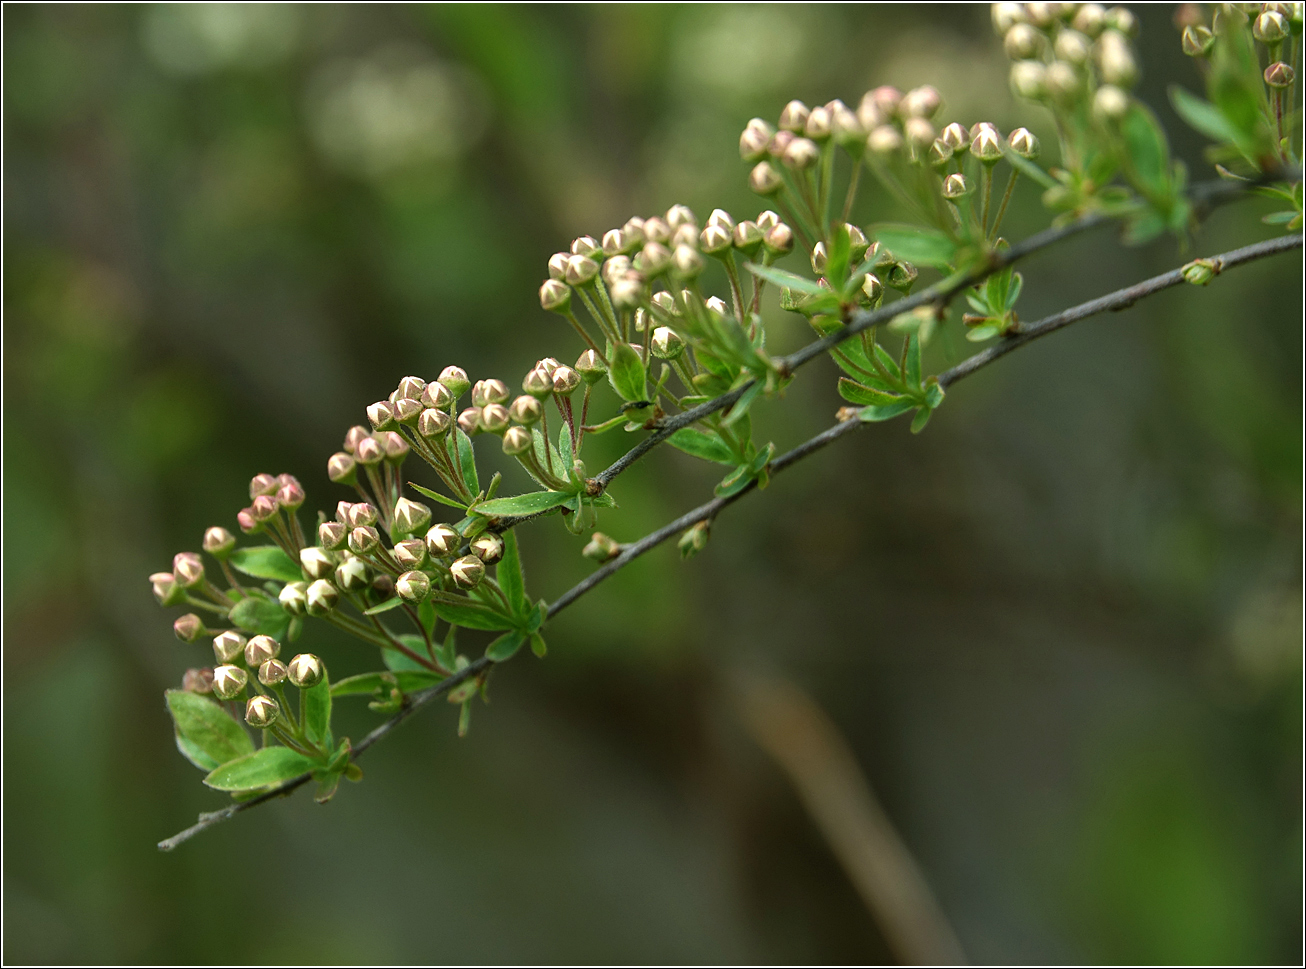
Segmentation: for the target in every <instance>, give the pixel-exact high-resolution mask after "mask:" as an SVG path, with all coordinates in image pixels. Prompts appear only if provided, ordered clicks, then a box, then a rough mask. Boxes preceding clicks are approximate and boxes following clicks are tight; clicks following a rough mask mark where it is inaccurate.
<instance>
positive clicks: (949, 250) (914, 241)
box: [872, 225, 957, 266]
mask: <svg viewBox="0 0 1306 969" xmlns="http://www.w3.org/2000/svg"><path fill="white" fill-rule="evenodd" d="M872 234H873V236H874V238H875V240H876V241H877V242H879V243H880V245H882V246H884V247H885V248H886V249H888V250H889V252H891V253H892V254H893V257H894V259H899V260H901V259H906V260H907V261H908V262H914V263H916V265H918V266H948V265H951V264H952V262H953V260H955V259H956V258H957V243H955V242H953V241H952V239H950V238H948V236H946V235H944V234H943V233H942V232H939V231H937V230H935V229H922V228H918V227H916V226H910V225H880V226H875V227H874V228H873V232H872Z"/></svg>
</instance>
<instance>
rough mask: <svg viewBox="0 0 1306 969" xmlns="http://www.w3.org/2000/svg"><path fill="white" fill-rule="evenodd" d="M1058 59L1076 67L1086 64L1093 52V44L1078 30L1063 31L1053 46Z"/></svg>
mask: <svg viewBox="0 0 1306 969" xmlns="http://www.w3.org/2000/svg"><path fill="white" fill-rule="evenodd" d="M1052 49H1053V51H1054V52H1055V53H1056V56H1057V59H1058V60H1061V61H1065V62H1066V63H1067V64H1074V65H1075V66H1076V67H1078V66H1080V65H1082V64H1086V63H1087V62H1088V58H1089V55H1090V54H1091V53H1092V51H1093V42H1092V41H1090V40H1089V39H1088V38H1087V37H1085V36H1084V35H1083V34H1081V33H1080V32H1079V31H1077V30H1063V31H1061V32H1060V33H1059V34H1057V39H1056V41H1055V43H1054V44H1053V45H1052Z"/></svg>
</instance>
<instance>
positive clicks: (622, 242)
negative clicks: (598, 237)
mask: <svg viewBox="0 0 1306 969" xmlns="http://www.w3.org/2000/svg"><path fill="white" fill-rule="evenodd" d="M599 247H600V248H601V249H602V251H603V254H604V255H606V256H615V255H617V254H618V253H624V252H626V251H627V250H628V249H629V248H630V240H629V239H628V238H626V233H624V232H622V231H621V230H620V229H609V230H608V231H607V232H605V233H603V241H602V242H601V243H600V244H599Z"/></svg>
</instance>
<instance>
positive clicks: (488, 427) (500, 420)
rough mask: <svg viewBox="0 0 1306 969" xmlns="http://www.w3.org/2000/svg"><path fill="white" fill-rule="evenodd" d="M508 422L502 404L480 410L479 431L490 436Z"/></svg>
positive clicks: (503, 429)
mask: <svg viewBox="0 0 1306 969" xmlns="http://www.w3.org/2000/svg"><path fill="white" fill-rule="evenodd" d="M510 420H511V418H510V417H509V416H508V408H506V407H504V406H503V405H502V404H486V405H485V406H484V407H482V408H481V430H483V431H487V432H488V433H490V434H502V433H503V432H504V431H506V430H507V429H508V424H509V422H510ZM423 525H425V522H423Z"/></svg>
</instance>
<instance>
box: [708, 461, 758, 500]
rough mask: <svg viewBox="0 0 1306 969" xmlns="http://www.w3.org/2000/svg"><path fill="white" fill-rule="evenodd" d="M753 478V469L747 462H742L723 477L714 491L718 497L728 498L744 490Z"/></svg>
mask: <svg viewBox="0 0 1306 969" xmlns="http://www.w3.org/2000/svg"><path fill="white" fill-rule="evenodd" d="M752 480H753V475H752V469H751V468H750V467H749V466H748V465H746V464H741V465H740V466H739V467H737V468H735V470H733V471H731V472H730V473H729V474H728V475H726V476H725V477H724V478H722V479H721V483H720V484H719V485H717V486H716V488H715V489H713V493H714V494H715V495H716V496H717V497H718V498H727V497H729V496H730V495H733V494H735V493H737V492H739V491H741V490H743V488H745V487H746V486H747V485H748V482H750V481H752Z"/></svg>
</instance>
